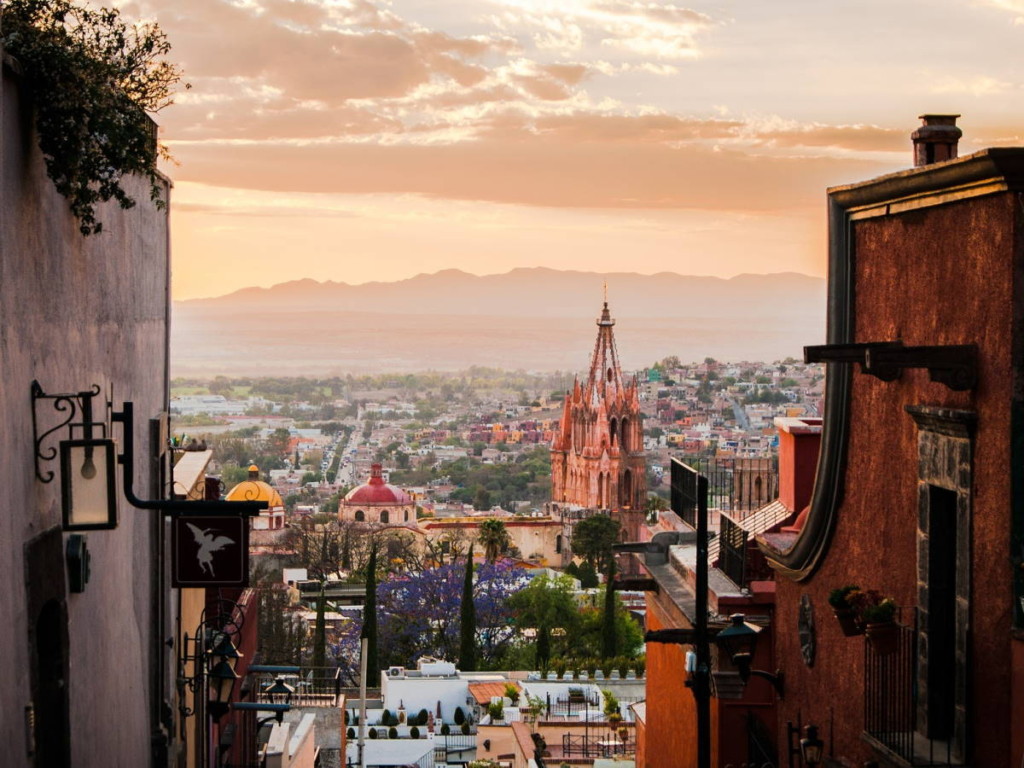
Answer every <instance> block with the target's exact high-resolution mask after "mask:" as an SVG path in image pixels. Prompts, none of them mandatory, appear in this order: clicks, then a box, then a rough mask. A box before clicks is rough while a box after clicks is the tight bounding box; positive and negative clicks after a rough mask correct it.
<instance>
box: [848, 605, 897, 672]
mask: <svg viewBox="0 0 1024 768" xmlns="http://www.w3.org/2000/svg"><path fill="white" fill-rule="evenodd" d="M848 599H849V601H850V603H851V604H852V605H853V606H854V608H855V609H856V611H857V615H858V617H859V619H860V623H861V624H862V625H863V627H864V634H865V635H866V636H867V638H868V642H869V643H871V646H872V647H873V648H874V649H875V653H877V654H878V655H879V656H888V655H889V654H891V653H895V652H896V648H897V645H898V642H899V627H897V626H896V601H895V600H893V599H892V598H891V597H886V596H884V595H882V593H881V592H878V591H877V590H874V589H868V590H864V591H861V590H857V591H856V592H853V593H851V594H850V596H849V598H848Z"/></svg>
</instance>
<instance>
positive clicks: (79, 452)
mask: <svg viewBox="0 0 1024 768" xmlns="http://www.w3.org/2000/svg"><path fill="white" fill-rule="evenodd" d="M116 462H117V459H116V458H115V455H114V441H113V440H109V439H106V438H103V439H89V440H62V441H61V443H60V490H61V511H62V513H63V528H64V530H65V531H93V530H105V529H110V528H116V527H117V482H116V478H115V475H116V468H117V463H116Z"/></svg>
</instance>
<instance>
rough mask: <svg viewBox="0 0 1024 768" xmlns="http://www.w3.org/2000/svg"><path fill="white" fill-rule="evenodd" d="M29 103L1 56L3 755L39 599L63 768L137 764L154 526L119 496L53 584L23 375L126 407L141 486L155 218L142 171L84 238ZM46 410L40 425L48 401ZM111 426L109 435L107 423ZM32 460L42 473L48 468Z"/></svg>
mask: <svg viewBox="0 0 1024 768" xmlns="http://www.w3.org/2000/svg"><path fill="white" fill-rule="evenodd" d="M0 54H2V52H0ZM29 98H30V94H28V93H26V92H25V91H24V89H23V87H22V86H21V84H20V81H19V79H18V76H17V74H16V72H15V71H14V69H13V68H12V66H10V65H9V64H5V65H4V67H3V79H2V85H0V370H2V372H3V384H2V386H0V434H2V435H3V444H4V456H3V461H2V462H0V488H2V489H3V494H2V499H0V542H2V546H0V578H2V579H3V583H4V585H5V589H3V590H0V619H2V620H0V648H3V649H4V652H3V655H2V660H0V743H3V745H4V759H3V761H2V762H3V763H4V764H5V765H10V766H19V765H31V764H32V758H31V756H30V741H29V739H28V738H27V734H28V733H30V730H29V729H27V728H26V707H27V706H28V705H30V704H31V703H32V702H33V680H36V679H37V678H38V674H39V671H38V665H37V664H36V661H35V656H36V654H35V653H34V651H33V648H38V647H39V646H38V644H36V645H33V642H32V641H31V640H30V637H33V636H34V634H35V630H36V629H37V626H38V625H37V621H38V618H39V611H40V610H41V606H42V604H44V603H48V604H50V605H51V606H56V609H55V610H56V611H57V613H56V614H55V615H57V617H58V621H57V622H56V626H61V625H62V624H64V622H65V619H66V627H65V630H64V631H63V632H57V633H56V634H57V635H58V637H56V638H54V637H52V633H48V634H50V635H51V636H50V637H49V640H48V642H57V643H59V644H60V645H63V646H64V647H63V648H62V649H59V650H62V652H63V655H64V662H63V664H62V670H61V674H62V675H63V676H64V678H65V682H64V687H65V688H66V690H67V694H66V696H67V701H68V708H67V724H66V725H63V724H62V725H54V727H53V728H52V729H49V731H47V732H48V733H52V734H53V738H55V739H60V738H62V733H63V732H66V733H67V734H68V738H67V742H68V749H69V751H70V760H71V763H72V764H73V765H75V766H90V765H140V766H141V765H148V764H150V737H151V731H152V723H151V716H152V714H153V713H154V712H157V711H159V709H158V704H159V702H158V684H159V683H160V681H163V682H165V683H166V682H169V672H168V668H167V667H166V666H165V665H166V664H167V663H168V662H169V659H170V657H171V656H172V652H171V651H170V650H168V649H167V648H166V647H165V646H163V645H162V641H163V639H164V638H166V637H168V636H170V635H171V634H172V633H171V631H170V630H169V629H168V628H167V627H166V626H164V627H161V626H159V625H158V622H159V608H160V604H161V602H162V601H164V600H166V594H167V590H166V589H165V588H164V587H163V585H162V582H161V580H160V576H161V575H160V572H159V568H158V567H156V561H155V559H154V550H155V548H157V547H159V536H160V532H161V530H162V523H161V521H160V520H159V519H158V518H157V517H156V516H155V514H154V513H152V512H141V511H138V510H135V509H132V508H129V507H127V505H125V504H123V502H122V504H121V508H120V524H119V525H118V527H117V528H116V529H115V530H112V531H94V532H91V533H89V534H88V536H87V541H88V547H89V549H90V551H91V552H92V578H91V580H90V581H89V583H88V585H87V586H86V588H85V591H84V592H82V593H80V594H71V593H69V592H68V591H67V588H66V578H65V574H64V560H63V542H64V540H66V538H67V536H66V534H61V532H60V518H61V504H60V483H59V478H55V480H54V481H53V482H50V483H43V482H40V481H39V480H38V479H36V475H35V466H34V461H33V455H34V445H33V424H32V401H31V398H30V387H31V384H32V381H33V380H37V381H38V382H39V384H40V386H41V387H42V388H43V389H44V390H45V391H47V392H54V393H59V392H78V391H81V390H86V389H88V388H89V387H91V386H93V385H98V386H99V387H100V391H101V395H100V396H99V397H98V398H97V401H98V403H97V404H98V405H99V404H100V403H104V402H105V401H106V400H107V399H108V397H112V398H113V401H114V404H115V409H120V405H121V403H122V402H124V401H126V400H130V401H133V402H134V403H135V409H136V414H137V417H136V418H137V421H139V422H140V423H137V424H136V430H135V431H136V434H135V441H136V445H137V446H139V450H140V451H141V452H142V454H143V455H142V456H140V457H138V460H137V461H136V467H135V472H136V477H135V478H134V487H135V489H136V490H137V491H138V492H139V493H140V495H145V496H152V495H153V493H154V492H155V489H154V488H153V487H152V485H151V483H150V480H149V478H150V472H149V467H148V463H147V461H146V460H145V458H146V457H148V446H149V440H150V435H149V424H148V420H149V419H150V418H151V417H153V416H155V415H156V414H158V413H159V412H161V411H163V410H165V409H166V402H167V372H168V360H167V331H168V318H169V261H168V228H167V214H166V212H164V211H158V210H157V209H156V207H155V206H154V205H153V204H152V203H151V202H150V201H149V194H148V187H147V184H146V183H144V182H143V180H141V179H128V180H127V181H126V186H127V187H128V190H129V192H130V194H132V195H133V196H134V197H135V198H136V200H137V201H138V205H137V206H135V207H134V208H132V209H130V210H127V211H122V210H120V209H119V208H118V207H117V206H116V205H114V204H109V205H105V206H103V207H102V208H101V210H100V211H99V219H100V220H102V222H103V225H104V227H103V233H102V234H99V235H94V236H91V237H88V238H86V237H83V236H82V235H81V234H80V233H79V230H78V225H77V222H76V221H75V219H74V218H73V217H72V216H71V215H70V213H69V209H68V205H67V202H66V201H65V200H64V198H62V197H61V196H60V195H59V194H58V193H57V192H56V190H55V188H54V186H53V184H52V183H51V182H50V180H49V179H48V178H47V176H46V173H45V167H44V163H43V158H42V156H41V154H40V152H39V150H38V147H37V144H36V140H35V136H34V133H33V130H32V120H31V108H30V102H29ZM165 194H169V185H168V188H167V189H165ZM41 413H42V411H41ZM105 416H106V409H105V407H100V408H98V411H97V413H96V417H97V418H104V417H105ZM45 418H46V419H51V418H52V406H51V414H48V415H47V416H46V417H45ZM40 427H41V428H43V429H45V428H46V427H43V425H42V424H41V425H40ZM114 432H115V437H118V436H119V432H120V426H118V427H117V428H116V429H115V430H114ZM63 434H64V433H63V432H62V433H61V434H60V435H56V434H55V435H54V438H55V439H60V437H63ZM52 444H53V445H55V443H52ZM46 469H47V470H49V469H53V470H54V471H55V473H56V472H57V471H59V467H58V462H50V463H49V464H48V465H47V467H46ZM119 495H120V494H119ZM30 542H35V543H36V544H35V545H32V544H30ZM47 542H52V543H47ZM157 551H158V550H157ZM30 555H31V561H32V563H33V565H32V570H31V571H29V570H28V568H29V566H28V562H29V560H28V558H29V556H30ZM61 634H63V636H59V635H61ZM36 640H37V641H38V639H36ZM48 738H49V736H48Z"/></svg>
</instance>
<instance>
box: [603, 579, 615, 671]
mask: <svg viewBox="0 0 1024 768" xmlns="http://www.w3.org/2000/svg"><path fill="white" fill-rule="evenodd" d="M603 618H604V620H603V621H602V623H601V653H602V654H603V655H604V657H605V658H606V659H611V658H613V657H614V656H615V645H616V642H615V640H616V638H615V560H614V559H613V560H612V561H611V562H610V563H609V564H608V578H607V579H606V583H605V587H604V617H603Z"/></svg>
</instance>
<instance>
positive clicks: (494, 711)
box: [487, 701, 505, 720]
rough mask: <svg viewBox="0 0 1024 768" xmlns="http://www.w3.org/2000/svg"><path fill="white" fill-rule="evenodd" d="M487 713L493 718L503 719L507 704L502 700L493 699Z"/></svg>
mask: <svg viewBox="0 0 1024 768" xmlns="http://www.w3.org/2000/svg"><path fill="white" fill-rule="evenodd" d="M487 714H489V715H490V716H491V719H492V720H502V719H503V718H504V717H505V705H504V704H502V703H501V702H500V701H492V702H491V703H490V704H488V705H487Z"/></svg>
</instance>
